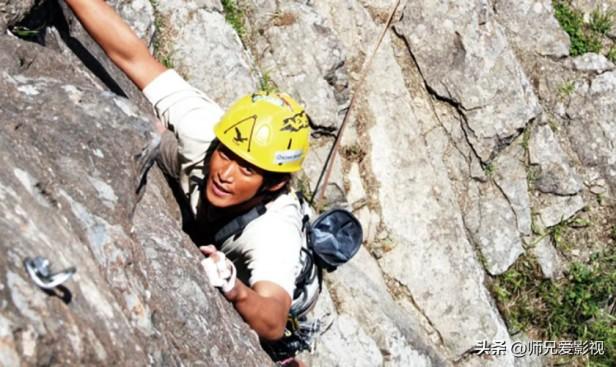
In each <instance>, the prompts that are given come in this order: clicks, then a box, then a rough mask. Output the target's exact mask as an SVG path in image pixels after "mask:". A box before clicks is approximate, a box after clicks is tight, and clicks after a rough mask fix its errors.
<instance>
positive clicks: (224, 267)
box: [199, 245, 237, 293]
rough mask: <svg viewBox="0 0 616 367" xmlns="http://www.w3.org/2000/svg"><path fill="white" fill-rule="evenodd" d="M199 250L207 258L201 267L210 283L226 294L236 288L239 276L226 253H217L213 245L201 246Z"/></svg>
mask: <svg viewBox="0 0 616 367" xmlns="http://www.w3.org/2000/svg"><path fill="white" fill-rule="evenodd" d="M199 249H200V250H201V252H202V253H203V254H204V255H205V256H207V257H206V258H205V259H203V260H201V266H203V270H205V274H206V275H207V277H208V279H209V280H210V283H211V284H212V285H213V286H214V287H219V288H221V289H222V291H223V292H224V293H228V292H230V291H231V290H232V289H233V287H235V281H236V275H237V274H236V273H237V272H236V270H235V265H233V263H232V262H231V261H230V260H229V259H227V258H226V256H225V254H224V253H222V252H220V251H217V250H216V247H214V246H212V245H209V246H201V247H199Z"/></svg>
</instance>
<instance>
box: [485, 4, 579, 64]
mask: <svg viewBox="0 0 616 367" xmlns="http://www.w3.org/2000/svg"><path fill="white" fill-rule="evenodd" d="M494 11H495V12H496V18H497V19H498V22H499V23H500V24H501V25H503V26H504V28H505V31H506V33H507V35H508V39H509V40H510V41H511V42H512V44H513V45H514V47H516V49H518V50H520V51H523V52H535V53H537V54H539V55H543V56H554V57H562V56H568V55H569V36H567V34H566V33H565V31H563V30H562V28H561V27H560V24H558V21H557V20H556V18H554V9H553V8H552V1H551V0H541V1H537V0H522V1H519V0H518V1H515V0H496V1H494ZM529 29H533V32H529V31H528V30H529Z"/></svg>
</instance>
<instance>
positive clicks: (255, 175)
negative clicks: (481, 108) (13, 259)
mask: <svg viewBox="0 0 616 367" xmlns="http://www.w3.org/2000/svg"><path fill="white" fill-rule="evenodd" d="M65 1H66V3H67V4H68V5H69V6H70V7H71V9H72V10H73V12H74V13H75V14H76V16H77V17H78V19H79V20H80V21H81V23H82V24H83V26H84V27H85V29H86V30H87V31H88V32H89V34H90V35H91V36H92V38H93V39H94V40H95V41H96V42H97V43H98V44H99V45H100V46H101V47H102V49H103V50H104V51H105V53H106V54H107V55H108V56H109V58H110V59H111V60H112V61H113V62H114V63H115V64H116V65H117V66H118V67H119V68H120V69H121V70H122V71H123V72H124V73H125V74H126V75H127V76H128V77H129V78H130V79H131V80H132V81H133V82H134V83H135V85H136V86H137V87H138V88H140V89H141V90H142V91H143V93H144V94H145V96H146V97H147V99H148V100H149V101H150V102H151V103H152V105H153V106H154V109H155V112H156V114H157V116H158V118H159V119H160V120H161V121H162V123H163V124H164V126H165V127H166V128H167V129H168V130H167V131H166V132H164V133H163V134H162V137H161V145H160V156H159V166H160V167H161V169H162V170H163V172H164V173H165V174H166V175H167V176H168V177H171V178H172V179H174V180H176V181H177V183H178V184H179V187H180V188H181V193H182V196H183V199H185V200H186V202H187V204H188V207H189V209H190V211H191V215H192V219H193V221H192V225H191V226H189V228H191V229H190V231H191V235H192V237H193V239H196V241H197V242H198V243H197V244H198V245H201V247H200V249H201V251H202V252H203V254H204V255H205V259H204V260H203V262H202V264H203V267H204V270H205V271H204V272H205V273H206V274H207V277H208V278H209V280H210V282H211V283H212V284H213V285H214V286H217V287H219V288H221V290H222V292H223V294H224V296H225V297H226V299H227V300H229V301H230V302H232V303H233V305H234V307H235V309H236V310H237V311H238V313H239V314H240V315H241V316H242V317H243V319H244V320H245V321H246V322H247V323H248V324H249V325H250V327H251V328H252V329H254V330H255V331H256V332H257V334H258V335H259V336H260V338H261V339H262V340H264V341H274V340H277V339H279V338H281V337H282V335H283V332H284V330H285V324H286V322H287V316H288V314H289V309H290V307H291V302H292V299H293V291H294V286H295V284H294V281H295V276H296V274H297V272H298V267H299V266H300V250H301V247H302V246H303V244H304V243H305V240H304V238H303V236H304V234H303V231H302V214H301V208H300V203H299V202H298V200H297V198H296V197H295V195H293V194H292V193H290V192H289V181H290V179H291V174H292V173H293V172H296V171H298V170H299V169H301V167H302V162H303V160H304V158H305V156H306V153H307V151H308V140H309V120H308V116H307V114H306V112H305V111H304V109H303V108H302V106H300V105H299V103H298V102H296V101H295V100H294V99H293V98H291V97H290V96H288V95H287V94H284V93H265V92H257V93H254V94H251V95H248V96H245V97H242V98H240V99H239V100H238V101H236V102H235V103H234V104H232V105H231V107H230V108H229V109H228V110H227V111H226V112H225V111H223V110H222V109H221V108H220V107H219V106H218V105H217V104H216V103H215V102H213V101H212V100H211V99H210V98H208V97H207V96H206V95H204V94H203V93H202V92H200V91H199V90H197V89H195V88H193V87H192V86H191V85H189V84H188V83H187V82H186V81H185V80H184V79H183V78H182V77H180V76H179V75H178V74H177V73H176V72H175V71H173V70H170V69H169V70H168V69H166V68H165V67H164V66H163V65H162V64H161V63H159V62H158V61H157V60H156V59H155V58H154V57H153V56H152V55H151V54H150V52H149V50H148V48H147V47H146V45H145V44H144V42H143V41H141V40H140V39H139V38H138V37H137V35H136V34H135V33H134V32H133V31H132V30H131V29H130V27H129V26H128V25H127V24H126V23H125V22H124V21H123V20H122V18H121V17H120V16H119V15H118V14H116V12H115V11H114V10H113V9H112V8H111V7H110V6H109V5H107V4H106V3H105V2H104V0H65ZM254 209H258V210H259V211H260V212H259V216H258V218H256V219H254V220H252V221H250V223H248V225H246V226H245V227H244V228H243V230H242V231H241V232H239V233H236V234H234V235H232V236H230V237H228V238H226V239H225V240H224V241H223V242H222V243H217V244H216V246H214V245H212V243H215V239H216V238H215V237H216V234H217V233H220V232H219V230H220V229H221V228H225V225H226V224H227V223H229V222H230V221H231V220H232V219H234V218H236V217H237V216H239V215H241V214H244V213H246V212H248V211H250V210H254ZM294 363H296V365H301V362H299V361H295V362H294ZM290 365H292V364H290Z"/></svg>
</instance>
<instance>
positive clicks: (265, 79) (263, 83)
mask: <svg viewBox="0 0 616 367" xmlns="http://www.w3.org/2000/svg"><path fill="white" fill-rule="evenodd" d="M259 89H260V90H262V91H264V92H267V93H273V92H276V91H278V87H276V85H275V84H274V81H273V80H272V78H271V77H270V74H269V72H267V71H266V72H264V73H263V75H262V77H261V80H259Z"/></svg>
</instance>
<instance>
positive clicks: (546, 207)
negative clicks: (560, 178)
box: [536, 195, 586, 227]
mask: <svg viewBox="0 0 616 367" xmlns="http://www.w3.org/2000/svg"><path fill="white" fill-rule="evenodd" d="M541 197H542V198H543V201H542V203H541V204H540V205H539V206H538V208H536V210H537V215H538V216H539V220H540V223H539V224H541V225H542V226H543V227H552V226H555V225H557V224H558V223H560V222H563V221H566V220H567V219H569V218H571V217H573V216H574V215H575V214H576V213H577V212H578V211H580V210H582V209H583V208H584V206H585V205H586V204H585V203H584V199H582V198H581V197H580V195H574V196H555V195H542V196H541Z"/></svg>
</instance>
